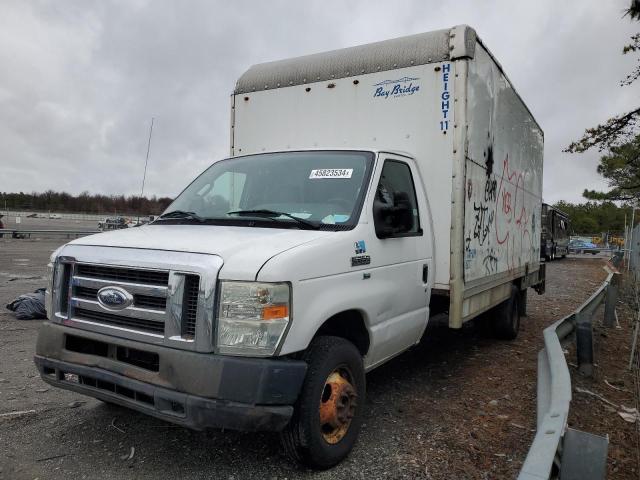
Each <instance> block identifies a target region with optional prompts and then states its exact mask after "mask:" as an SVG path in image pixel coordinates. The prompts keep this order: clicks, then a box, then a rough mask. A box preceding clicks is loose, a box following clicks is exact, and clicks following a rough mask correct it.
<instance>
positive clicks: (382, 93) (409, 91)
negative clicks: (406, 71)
mask: <svg viewBox="0 0 640 480" xmlns="http://www.w3.org/2000/svg"><path fill="white" fill-rule="evenodd" d="M418 80H420V79H419V78H412V77H402V78H399V79H398V80H385V81H383V82H380V83H376V84H374V85H373V86H374V87H376V91H375V92H374V93H373V98H385V99H386V98H397V97H406V96H408V95H413V94H414V93H416V92H417V91H418V90H420V85H416V84H415V83H414V82H417V81H418Z"/></svg>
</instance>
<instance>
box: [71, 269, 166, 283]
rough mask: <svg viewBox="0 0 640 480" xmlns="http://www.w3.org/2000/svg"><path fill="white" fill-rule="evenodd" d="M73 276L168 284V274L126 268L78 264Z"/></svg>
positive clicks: (158, 271)
mask: <svg viewBox="0 0 640 480" xmlns="http://www.w3.org/2000/svg"><path fill="white" fill-rule="evenodd" d="M75 275H76V276H80V277H91V278H99V279H103V280H113V281H114V282H130V283H142V284H145V285H163V286H166V285H167V284H168V283H169V272H166V271H160V270H140V269H132V268H126V267H105V266H102V265H90V264H82V263H81V264H78V265H76V270H75Z"/></svg>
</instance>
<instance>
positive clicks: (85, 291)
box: [73, 286, 167, 311]
mask: <svg viewBox="0 0 640 480" xmlns="http://www.w3.org/2000/svg"><path fill="white" fill-rule="evenodd" d="M73 294H74V296H75V297H77V298H84V299H87V300H97V299H98V289H96V288H89V287H79V286H76V287H75V288H74V291H73ZM133 306H134V307H138V308H148V309H151V310H162V311H164V309H165V308H166V307H167V299H166V298H165V297H152V296H151V295H138V294H134V295H133Z"/></svg>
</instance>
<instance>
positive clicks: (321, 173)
mask: <svg viewBox="0 0 640 480" xmlns="http://www.w3.org/2000/svg"><path fill="white" fill-rule="evenodd" d="M352 174H353V168H321V169H318V170H311V174H310V175H309V178H351V175H352Z"/></svg>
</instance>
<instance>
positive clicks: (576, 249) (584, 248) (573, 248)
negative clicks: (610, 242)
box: [569, 240, 600, 255]
mask: <svg viewBox="0 0 640 480" xmlns="http://www.w3.org/2000/svg"><path fill="white" fill-rule="evenodd" d="M569 253H591V254H592V255H595V254H596V253H600V248H598V246H597V245H596V244H595V243H591V242H585V241H584V240H571V241H570V242H569Z"/></svg>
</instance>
